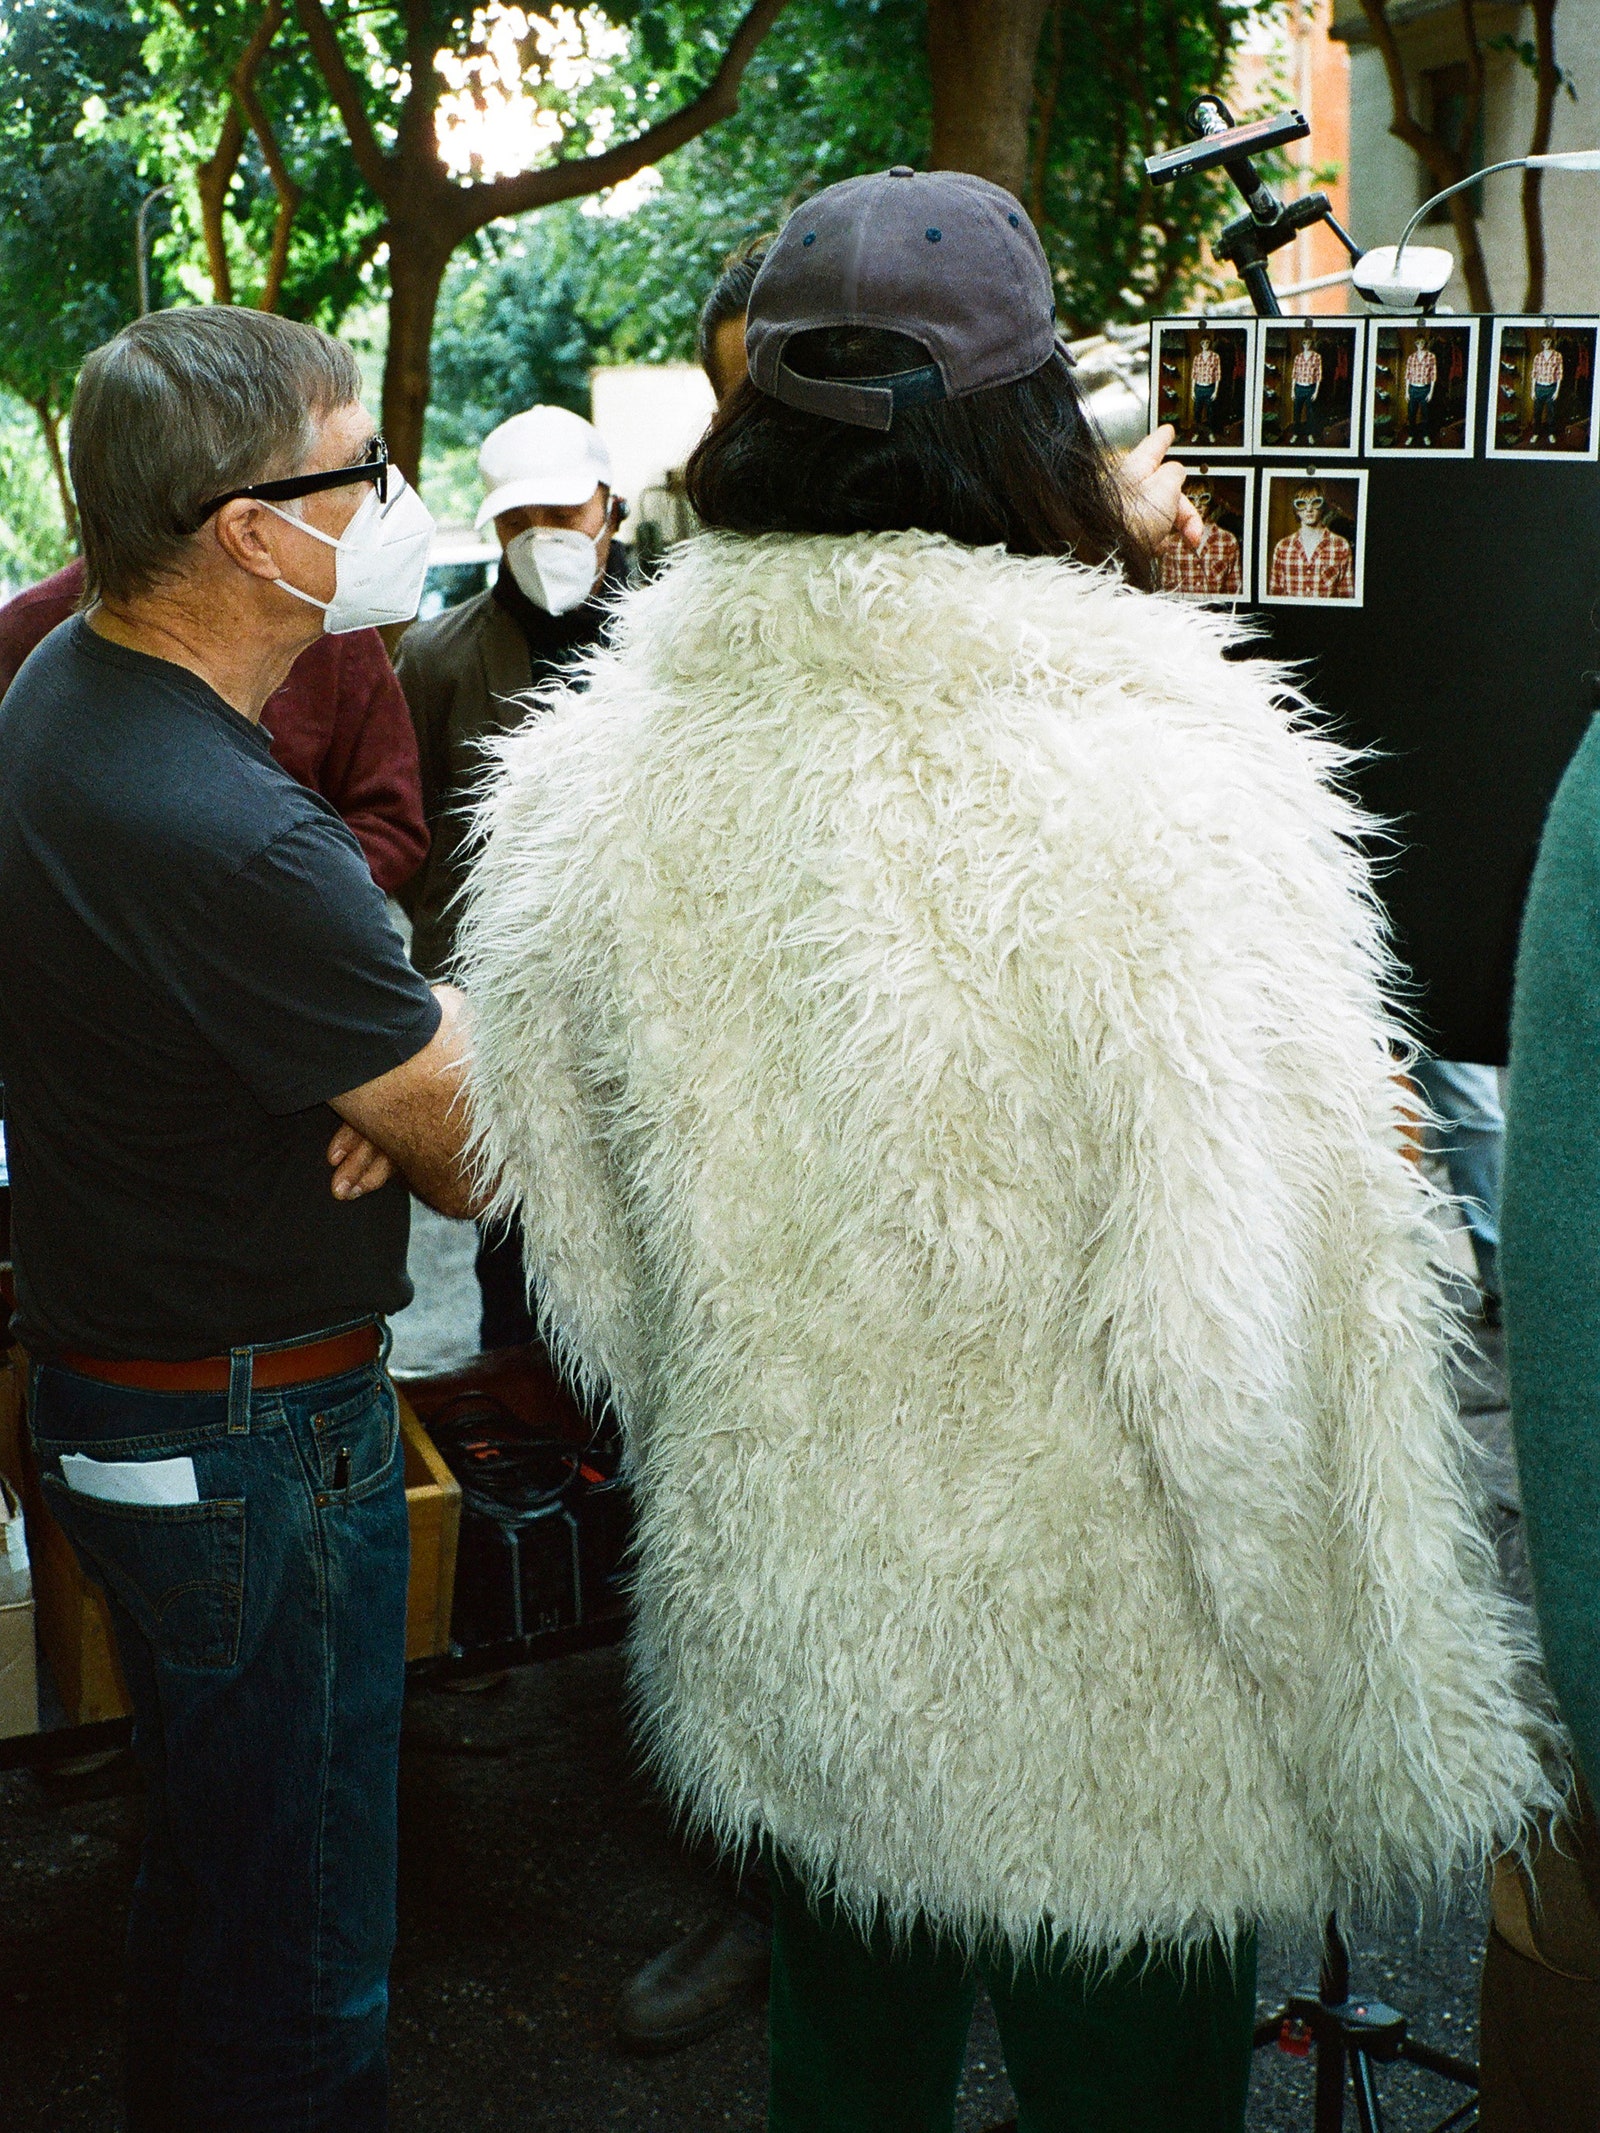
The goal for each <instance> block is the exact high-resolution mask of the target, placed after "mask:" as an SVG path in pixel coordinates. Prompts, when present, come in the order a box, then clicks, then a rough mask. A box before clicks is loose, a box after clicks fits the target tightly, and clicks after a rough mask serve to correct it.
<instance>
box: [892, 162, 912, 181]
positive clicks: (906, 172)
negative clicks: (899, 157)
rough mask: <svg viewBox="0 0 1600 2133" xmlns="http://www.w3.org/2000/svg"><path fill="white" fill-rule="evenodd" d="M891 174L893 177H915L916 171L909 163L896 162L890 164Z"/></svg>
mask: <svg viewBox="0 0 1600 2133" xmlns="http://www.w3.org/2000/svg"><path fill="white" fill-rule="evenodd" d="M889 175H890V177H891V178H914V177H915V176H916V172H915V171H914V170H913V169H912V168H911V165H910V164H909V163H894V164H891V165H890V168H889Z"/></svg>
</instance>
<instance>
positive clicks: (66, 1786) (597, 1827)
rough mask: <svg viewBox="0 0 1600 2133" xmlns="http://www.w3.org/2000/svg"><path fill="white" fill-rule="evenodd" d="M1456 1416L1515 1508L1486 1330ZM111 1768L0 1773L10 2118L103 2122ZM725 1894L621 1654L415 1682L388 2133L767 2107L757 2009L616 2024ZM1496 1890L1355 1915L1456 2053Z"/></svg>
mask: <svg viewBox="0 0 1600 2133" xmlns="http://www.w3.org/2000/svg"><path fill="white" fill-rule="evenodd" d="M412 1264H413V1275H414V1278H415V1280H416V1282H417V1291H418V1294H417V1301H416V1303H415V1304H414V1305H413V1306H412V1307H411V1310H410V1311H408V1312H406V1313H404V1314H402V1315H401V1317H400V1318H399V1319H397V1320H396V1325H395V1332H396V1340H395V1360H396V1363H397V1365H399V1366H401V1367H405V1368H409V1369H429V1368H434V1369H437V1368H443V1367H446V1366H447V1365H448V1364H450V1363H452V1362H456V1361H459V1360H461V1359H462V1358H463V1357H464V1356H465V1355H466V1354H470V1353H471V1352H472V1351H473V1349H474V1347H475V1341H474V1338H473V1329H474V1324H475V1309H476V1292H475V1289H474V1286H473V1282H472V1234H471V1231H470V1229H468V1228H467V1227H466V1225H463V1224H458V1223H446V1222H444V1221H442V1220H441V1219H440V1218H438V1217H436V1216H431V1215H428V1214H427V1213H426V1211H423V1213H422V1215H421V1217H420V1219H419V1221H418V1224H417V1228H416V1233H415V1237H414V1242H413V1255H412ZM1461 1394H1462V1402H1463V1408H1464V1410H1468V1411H1469V1412H1468V1419H1469V1422H1470V1424H1471V1426H1472V1427H1473V1429H1474V1431H1475V1433H1476V1434H1478V1435H1479V1436H1480V1438H1481V1439H1482V1440H1483V1441H1484V1443H1485V1445H1486V1447H1487V1448H1488V1449H1489V1451H1490V1454H1491V1458H1492V1459H1494V1460H1498V1461H1500V1462H1501V1466H1500V1468H1499V1470H1498V1471H1499V1483H1498V1485H1497V1486H1496V1488H1495V1493H1496V1495H1497V1496H1498V1497H1499V1498H1500V1499H1501V1502H1502V1505H1503V1507H1504V1508H1503V1513H1502V1515H1503V1518H1504V1520H1505V1521H1506V1522H1507V1523H1510V1522H1512V1521H1513V1519H1514V1511H1513V1509H1512V1507H1511V1506H1510V1505H1509V1504H1508V1503H1507V1499H1508V1498H1509V1497H1514V1477H1511V1470H1510V1466H1509V1458H1508V1439H1507V1433H1506V1428H1505V1412H1504V1394H1503V1381H1502V1379H1501V1377H1500V1375H1499V1358H1498V1356H1497V1354H1495V1353H1494V1352H1493V1349H1492V1347H1491V1349H1490V1350H1489V1351H1488V1352H1487V1353H1485V1354H1483V1355H1482V1356H1481V1357H1480V1358H1479V1360H1478V1362H1477V1364H1476V1366H1475V1368H1474V1370H1473V1371H1472V1372H1470V1373H1468V1374H1465V1375H1463V1378H1462V1383H1461ZM126 1786H127V1779H126V1776H125V1775H124V1774H123V1773H121V1772H118V1771H115V1770H113V1771H111V1772H109V1773H101V1774H100V1775H99V1776H97V1777H91V1778H88V1779H83V1780H79V1781H76V1782H69V1783H62V1782H60V1781H56V1782H54V1783H51V1784H48V1785H47V1784H44V1783H41V1781H40V1780H39V1779H38V1778H36V1777H33V1776H31V1775H27V1774H24V1773H17V1774H12V1775H7V1776H0V1830H3V1832H4V1837H3V1841H0V2117H3V2122H4V2124H5V2127H6V2133H114V2129H115V2128H117V2127H118V2126H119V2125H120V2114H119V2112H118V2109H117V2103H116V2088H117V2065H116V2060H117V2029H118V2021H119V2015H120V1983H119V1965H120V1940H121V1934H122V1928H123V1922H124V1919H125V1916H126V1907H127V1899H128V1891H129V1887H130V1885H131V1882H132V1878H133V1871H134V1865H135V1859H136V1850H137V1844H138V1830H139V1812H140V1805H139V1800H138V1798H137V1796H136V1794H134V1793H132V1792H130V1791H129V1790H127V1789H126ZM724 1900H725V1894H724V1890H723V1887H722V1884H721V1883H720V1881H719V1878H718V1875H717V1872H716V1869H715V1867H714V1865H713V1863H712V1862H711V1861H709V1860H708V1859H706V1858H704V1857H701V1856H698V1855H694V1854H691V1853H688V1852H686V1851H685V1850H684V1849H683V1847H682V1846H681V1845H680V1843H679V1842H678V1840H677V1838H676V1836H675V1835H674V1832H673V1830H672V1828H671V1826H670V1823H669V1820H668V1817H667V1815H666V1813H665V1811H664V1809H663V1807H662V1804H661V1802H660V1800H659V1799H658V1798H657V1797H656V1796H655V1795H654V1793H653V1792H652V1790H651V1788H650V1787H649V1785H648V1784H647V1783H646V1782H645V1780H644V1779H643V1777H642V1776H641V1774H640V1772H639V1769H638V1764H637V1760H636V1757H635V1754H634V1751H633V1748H632V1745H631V1743H630V1739H629V1734H628V1727H627V1722H626V1716H625V1703H624V1679H623V1665H622V1660H621V1656H620V1654H619V1653H617V1652H616V1651H603V1652H597V1653H591V1654H587V1655H585V1656H583V1657H580V1658H573V1659H566V1660H562V1661H560V1662H557V1663H555V1664H551V1665H546V1666H543V1667H537V1668H529V1669H525V1670H523V1671H520V1672H518V1673H516V1674H513V1675H511V1676H510V1677H509V1678H508V1679H506V1680H505V1681H504V1683H503V1684H502V1686H501V1687H499V1688H498V1689H493V1690H490V1691H488V1692H486V1693H480V1694H473V1695H463V1694H460V1693H449V1692H444V1691H441V1690H439V1689H437V1688H433V1687H429V1686H427V1685H426V1684H423V1683H417V1684H415V1685H414V1686H413V1689H412V1692H411V1694H410V1696H409V1698H408V1703H407V1710H406V1721H405V1735H404V1744H403V1749H402V1757H401V1877H400V1939H399V1947H398V1950H397V1953H396V1958H395V1967H394V1979H393V1985H394V1991H393V2019H392V2026H391V2038H392V2068H393V2094H394V2104H393V2119H392V2123H393V2126H394V2129H395V2133H441V2129H444V2128H452V2129H455V2128H459V2129H460V2133H497V2129H500V2128H507V2129H510V2128H516V2129H518V2133H532V2129H539V2133H543V2129H547V2128H548V2129H552V2133H553V2129H556V2128H561V2129H571V2133H587V2129H590V2128H593V2129H596V2133H600V2129H604V2133H613V2129H614V2133H645V2129H652V2133H668V2129H672V2133H679V2129H681V2133H691V2129H695V2133H699V2129H712V2128H719V2127H735V2128H739V2129H741V2133H756V2129H758V2128H759V2127H760V2126H761V2124H762V2121H763V2098H764V2091H765V2068H764V2057H765V2034H764V2025H763V2019H762V2015H761V2012H760V2010H759V2009H757V2008H755V2007H751V2008H749V2009H747V2010H744V2011H742V2012H741V2013H740V2014H739V2015H738V2017H737V2018H736V2019H735V2020H734V2021H733V2022H732V2023H730V2024H729V2026H728V2027H727V2028H726V2029H724V2030H723V2031H721V2032H720V2033H719V2034H718V2035H716V2036H714V2037H712V2038H710V2039H708V2040H706V2041H705V2042H703V2043H702V2044H700V2045H698V2046H695V2047H693V2048H691V2049H689V2050H687V2051H684V2052H681V2053H678V2054H676V2055H674V2056H673V2057H670V2058H665V2059H655V2060H638V2059H631V2058H628V2057H626V2056H625V2055H624V2054H622V2053H621V2052H619V2051H618V2050H617V2049H616V2047H615V2045H614V2043H613V2042H612V2037H611V2011H612V2008H613V2006H614V2003H615V2000H616V1996H617V1994H618V1992H619V1990H620V1989H621V1987H622V1985H623V1984H624V1982H625V1981H626V1979H627V1978H628V1977H629V1976H630V1975H631V1973H632V1972H633V1970H634V1969H635V1968H637V1966H638V1965H639V1964H640V1963H642V1962H644V1961H645V1960H646V1959H647V1958H648V1957H650V1956H651V1955H654V1954H655V1953H656V1952H657V1951H658V1950H659V1949H661V1948H662V1947H664V1946H665V1945H667V1944H668V1943H669V1942H670V1941H671V1940H673V1939H674V1938H675V1937H677V1936H678V1935H680V1934H682V1933H684V1932H687V1931H688V1930H689V1929H690V1928H691V1927H693V1926H694V1925H696V1924H697V1923H698V1922H699V1921H700V1920H701V1919H702V1918H703V1917H704V1916H705V1915H706V1913H707V1912H708V1911H709V1910H710V1909H711V1908H712V1907H713V1906H715V1905H716V1904H718V1903H720V1902H722V1901H724ZM1485 1923H1486V1904H1485V1902H1484V1900H1483V1893H1482V1891H1481V1889H1480V1888H1478V1887H1477V1886H1465V1887H1462V1888H1461V1889H1460V1890H1458V1891H1457V1892H1456V1900H1455V1902H1454V1903H1453V1905H1452V1907H1451V1908H1450V1910H1449V1911H1448V1912H1447V1913H1446V1914H1445V1915H1443V1916H1440V1917H1437V1918H1432V1919H1427V1920H1422V1921H1409V1922H1406V1923H1405V1924H1402V1925H1399V1926H1396V1927H1393V1928H1391V1929H1390V1930H1388V1931H1387V1932H1382V1933H1363V1934H1358V1935H1356V1936H1354V1940H1353V1951H1352V1952H1353V1968H1352V1977H1353V1983H1354V1985H1355V1987H1356V1989H1358V1990H1360V1991H1364V1992H1366V1993H1369V1994H1375V1995H1377V1996H1379V1997H1381V1998H1383V1999H1385V2000H1388V2001H1389V2002H1390V2003H1391V2004H1393V2005H1395V2006H1398V2007H1400V2008H1402V2009H1404V2010H1405V2011H1406V2012H1407V2013H1408V2014H1410V2015H1411V2017H1412V2018H1413V2023H1414V2027H1415V2030H1416V2033H1417V2034H1419V2035H1420V2036H1422V2037H1424V2038H1425V2039H1426V2040H1427V2041H1429V2042H1431V2043H1433V2044H1435V2045H1437V2046H1439V2047H1440V2048H1442V2049H1444V2050H1446V2051H1452V2052H1455V2053H1457V2054H1460V2055H1463V2056H1467V2057H1471V2056H1472V2055H1473V2052H1474V2049H1475V2039H1476V2028H1477V1973H1478V1966H1479V1963H1480V1962H1481V1959H1482V1951H1483V1934H1484V1928H1485ZM1316 1960H1317V1950H1316V1948H1315V1946H1310V1945H1308V1946H1303V1947H1268V1948H1265V1949H1264V1950H1263V1953H1262V1959H1261V1973H1260V1975H1261V1984H1260V2007H1261V2011H1262V2013H1263V2015H1265V2014H1267V2013H1270V2012H1271V2011H1273V2010H1274V2009H1275V2008H1276V2007H1277V2006H1278V2005H1279V2004H1280V2002H1281V1999H1282V1997H1283V1994H1284V1993H1285V1992H1286V1991H1287V1990H1289V1989H1291V1988H1292V1987H1300V1986H1306V1985H1309V1984H1311V1983H1312V1982H1314V1979H1315V1973H1316ZM1382 2087H1383V2091H1384V2110H1385V2124H1386V2126H1387V2127H1388V2128H1389V2133H1422V2129H1424V2128H1427V2127H1432V2126H1434V2125H1436V2124H1437V2123H1438V2121H1439V2120H1440V2119H1441V2118H1442V2117H1443V2116H1444V2115H1445V2114H1446V2112H1447V2111H1448V2110H1450V2109H1452V2108H1454V2106H1455V2104H1456V2103H1458V2102H1459V2100H1460V2098H1459V2094H1458V2093H1455V2092H1452V2091H1451V2090H1449V2089H1448V2088H1447V2087H1446V2086H1445V2085H1444V2084H1442V2083H1440V2082H1438V2081H1436V2080H1435V2079H1434V2078H1433V2077H1432V2076H1429V2075H1424V2074H1419V2073H1416V2072H1413V2071H1412V2070H1410V2069H1393V2070H1389V2071H1387V2072H1386V2073H1385V2074H1384V2076H1383V2078H1382ZM1310 2099H1311V2074H1310V2068H1309V2064H1308V2062H1306V2061H1304V2060H1299V2059H1295V2058H1290V2057H1287V2056H1285V2055H1284V2054H1282V2053H1280V2052H1278V2051H1276V2050H1267V2051H1263V2052H1259V2053H1258V2054H1257V2055H1256V2065H1255V2073H1254V2080H1253V2085H1252V2093H1251V2104H1250V2117H1249V2124H1250V2128H1251V2133H1290V2129H1295V2133H1299V2129H1307V2133H1309V2127H1310V2124H1311V2100H1310ZM1013 2110H1014V2104H1013V2102H1012V2099H1011V2094H1010V2090H1009V2087H1008V2084H1007V2083H1006V2080H1005V2075H1004V2071H1003V2065H1002V2061H1001V2054H1000V2049H999V2041H998V2038H997V2036H996V2033H995V2029H994V2024H993V2019H992V2016H991V2015H990V2013H989V2010H988V2008H987V2006H986V2005H984V2004H982V2003H981V2002H980V2006H979V2011H978V2015H977V2017H976V2019H975V2021H974V2024H973V2029H972V2034H971V2038H970V2040H969V2049H968V2058H967V2067H966V2076H965V2080H964V2084H963V2089H962V2096H961V2103H960V2106H959V2110H958V2114H957V2121H956V2123H957V2127H958V2133H985V2129H987V2128H989V2127H991V2126H994V2125H996V2124H997V2123H998V2122H999V2121H1002V2120H1004V2119H1006V2118H1008V2117H1010V2116H1011V2115H1012V2112H1013Z"/></svg>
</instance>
